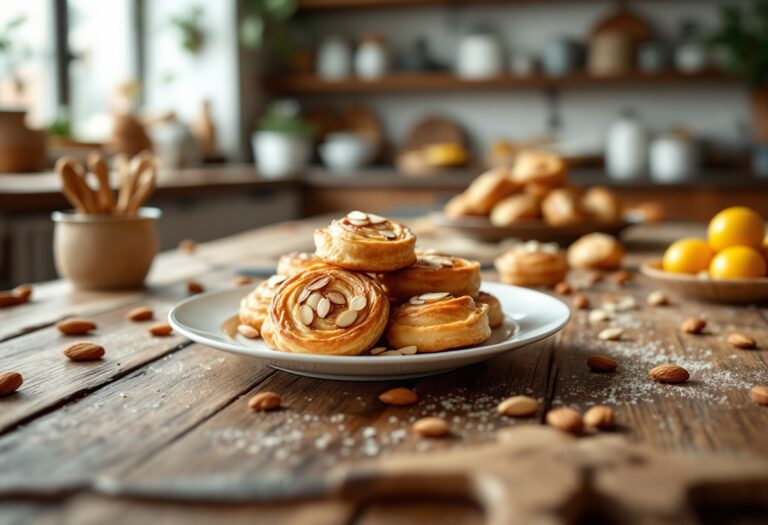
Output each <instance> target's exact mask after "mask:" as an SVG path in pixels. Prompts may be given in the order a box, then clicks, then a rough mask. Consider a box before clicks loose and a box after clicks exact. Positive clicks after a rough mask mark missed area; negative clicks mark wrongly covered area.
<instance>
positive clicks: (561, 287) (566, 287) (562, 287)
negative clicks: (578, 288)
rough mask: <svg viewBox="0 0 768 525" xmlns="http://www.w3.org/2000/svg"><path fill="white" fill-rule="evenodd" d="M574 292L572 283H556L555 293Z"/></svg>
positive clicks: (565, 293)
mask: <svg viewBox="0 0 768 525" xmlns="http://www.w3.org/2000/svg"><path fill="white" fill-rule="evenodd" d="M571 292H573V288H571V285H570V284H568V283H567V282H565V281H562V282H559V283H557V284H556V285H555V293H556V294H557V295H568V294H570V293H571Z"/></svg>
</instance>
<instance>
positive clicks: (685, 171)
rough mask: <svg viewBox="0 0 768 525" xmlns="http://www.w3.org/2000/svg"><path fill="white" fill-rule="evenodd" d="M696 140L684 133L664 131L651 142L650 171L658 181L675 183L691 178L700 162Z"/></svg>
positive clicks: (652, 176)
mask: <svg viewBox="0 0 768 525" xmlns="http://www.w3.org/2000/svg"><path fill="white" fill-rule="evenodd" d="M696 150H697V148H696V144H695V143H694V141H693V140H692V139H691V138H690V137H689V136H688V135H687V134H684V133H664V134H662V135H659V136H658V137H657V138H656V139H655V140H654V141H653V143H652V144H651V152H650V171H651V178H652V179H653V180H654V181H656V182H662V183H674V182H682V181H685V180H688V179H690V178H691V177H693V176H694V175H695V174H696V169H697V164H698V154H697V151H696Z"/></svg>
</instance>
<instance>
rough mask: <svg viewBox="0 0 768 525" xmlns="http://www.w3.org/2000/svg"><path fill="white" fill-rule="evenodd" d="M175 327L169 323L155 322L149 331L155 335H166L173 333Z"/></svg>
mask: <svg viewBox="0 0 768 525" xmlns="http://www.w3.org/2000/svg"><path fill="white" fill-rule="evenodd" d="M172 332H173V328H171V325H169V324H168V323H155V324H153V325H152V326H150V327H149V333H150V334H152V335H154V336H155V337H166V336H169V335H171V333H172Z"/></svg>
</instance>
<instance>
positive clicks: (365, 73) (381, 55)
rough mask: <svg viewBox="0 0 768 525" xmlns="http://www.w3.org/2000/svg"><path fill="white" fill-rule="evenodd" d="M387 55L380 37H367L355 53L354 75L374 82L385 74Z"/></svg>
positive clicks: (387, 63)
mask: <svg viewBox="0 0 768 525" xmlns="http://www.w3.org/2000/svg"><path fill="white" fill-rule="evenodd" d="M388 70H389V54H388V53H387V47H386V44H385V43H384V39H383V38H382V37H381V36H380V35H367V36H365V37H363V38H362V39H361V41H360V45H359V46H358V47H357V51H356V52H355V74H356V75H357V76H358V77H360V78H362V79H364V80H376V79H377V78H381V77H383V76H384V75H386V74H387V71H388Z"/></svg>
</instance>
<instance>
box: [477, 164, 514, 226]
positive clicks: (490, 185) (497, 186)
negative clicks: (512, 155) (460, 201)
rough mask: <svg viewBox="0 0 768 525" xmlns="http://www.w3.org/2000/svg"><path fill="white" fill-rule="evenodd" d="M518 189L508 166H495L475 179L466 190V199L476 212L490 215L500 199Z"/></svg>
mask: <svg viewBox="0 0 768 525" xmlns="http://www.w3.org/2000/svg"><path fill="white" fill-rule="evenodd" d="M517 189H518V185H517V184H515V183H514V182H513V181H512V178H511V177H510V176H509V170H508V169H507V168H495V169H492V170H490V171H486V172H485V173H483V174H482V175H480V176H479V177H477V178H476V179H475V180H473V181H472V184H470V185H469V187H468V188H467V190H466V191H465V192H464V199H465V200H466V203H467V206H469V207H470V209H472V210H473V211H474V212H475V213H477V214H478V215H488V214H489V213H491V210H492V209H493V207H494V206H496V204H497V203H498V202H499V201H501V200H502V199H503V198H505V197H508V196H510V195H512V194H513V193H514V192H515V191H517Z"/></svg>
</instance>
